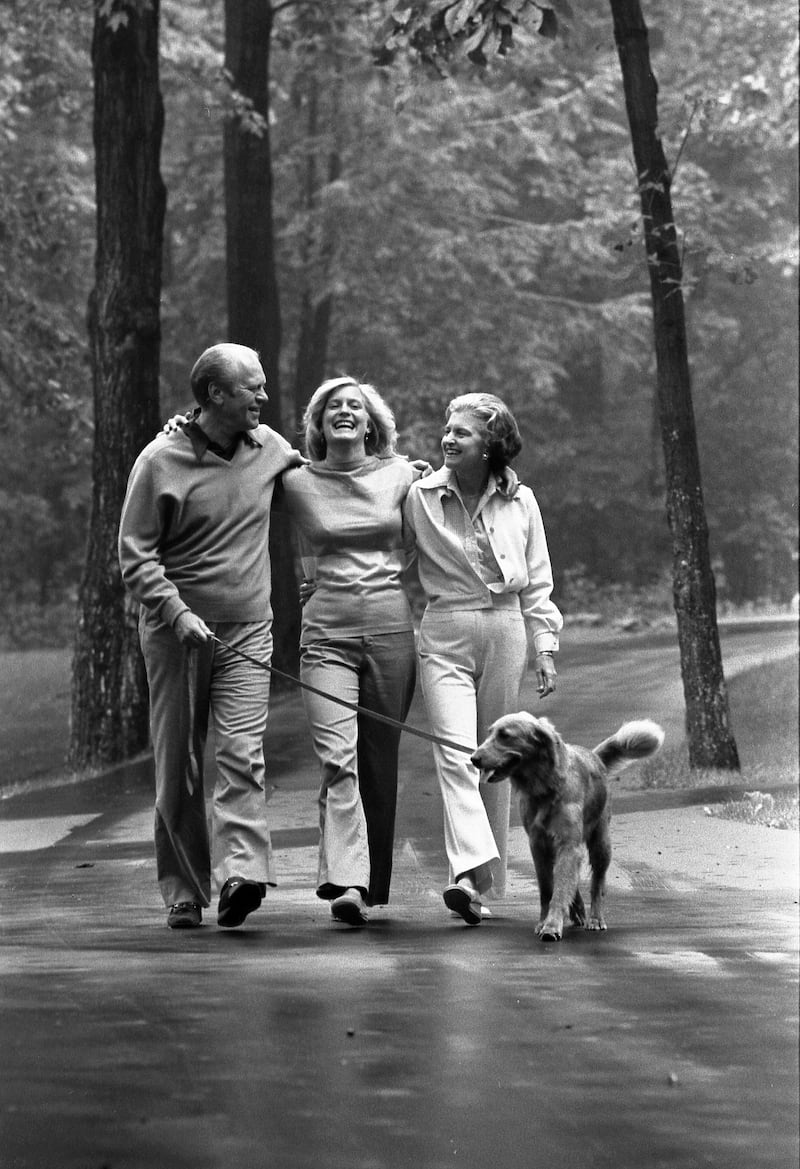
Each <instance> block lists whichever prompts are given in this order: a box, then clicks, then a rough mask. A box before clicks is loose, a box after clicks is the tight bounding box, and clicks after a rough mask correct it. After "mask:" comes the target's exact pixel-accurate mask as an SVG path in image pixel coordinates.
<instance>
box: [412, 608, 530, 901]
mask: <svg viewBox="0 0 800 1169" xmlns="http://www.w3.org/2000/svg"><path fill="white" fill-rule="evenodd" d="M419 664H420V682H421V685H422V692H423V695H424V698H425V706H426V709H427V712H428V720H429V722H430V725H431V730H432V731H433V733H434V734H435V735H440V736H441V737H443V738H446V739H451V740H453V741H454V742H457V743H463V744H464V745H465V746H467V747H469V748H470V750H471V751H474V750H475V748H476V747H477V745H478V743H479V742H480V741H481V740H482V739H483V738H484V737H485V735H486V732H487V730H488V728H489V726H490V725H491V723H493V722H494V720H495V719H496V718H499V717H500V716H501V715H503V714H507V713H508V712H509V711H513V710H517V709H518V704H519V694H520V688H521V686H522V681H523V679H524V677H525V672H526V670H527V665H528V642H527V636H526V632H525V622H524V619H523V617H522V613H521V611H520V609H519V604H518V600H517V598H516V597H514V599H513V607H511V603H506V602H505V601H503V602H501V603H500V604H498V606H497V607H496V608H493V609H469V610H449V611H439V610H436V609H426V611H425V613H424V615H423V618H422V624H421V627H420V633H419ZM433 756H434V763H435V765H436V773H437V776H438V779H439V786H440V790H441V793H442V803H443V805H444V842H445V849H446V852H447V858H448V862H449V866H450V880H451V881H453V880H458V878H459V877H462V876H465V875H467V874H469V875H471V878H472V880H473V881H474V883H475V885H476V887H477V889H478V892H479V893H486V892H487V891H488V890H489V889H490V888H492V886H493V887H494V893H495V894H496V895H497V896H502V895H503V894H504V893H505V885H506V858H507V853H508V821H509V808H510V799H511V793H510V785H509V783H508V782H507V781H503V782H501V783H497V784H483V785H481V784H480V783H479V778H480V777H479V773H478V772H477V770H476V769H475V767H473V765H472V763H470V760H469V755H467V754H465V753H462V752H460V751H456V750H454V749H453V748H452V747H445V746H441V745H439V744H434V747H433Z"/></svg>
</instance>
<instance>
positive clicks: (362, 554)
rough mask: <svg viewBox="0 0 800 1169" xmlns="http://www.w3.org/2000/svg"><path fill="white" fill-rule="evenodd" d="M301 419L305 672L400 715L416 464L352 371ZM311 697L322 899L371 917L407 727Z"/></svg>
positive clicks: (358, 918)
mask: <svg viewBox="0 0 800 1169" xmlns="http://www.w3.org/2000/svg"><path fill="white" fill-rule="evenodd" d="M303 426H304V429H305V439H306V453H307V455H308V457H309V459H310V463H309V465H308V466H305V467H300V468H297V469H295V470H292V471H290V472H289V473H287V474H284V476H283V489H284V492H285V497H286V502H287V506H288V509H289V512H290V514H291V516H292V517H293V519H294V521H295V523H296V525H297V529H298V534H299V538H300V550H301V553H302V557H303V571H304V575H305V577H306V579H307V581H308V582H309V586H308V588H307V589H306V590H305V593H306V594H307V595H308V599H306V601H305V604H304V606H303V620H302V631H301V639H300V645H301V680H302V681H303V682H306V683H308V684H309V685H311V686H314V687H315V688H317V689H319V690H324V691H326V692H328V693H333V694H335V695H337V696H338V697H339V698H343V699H345V700H346V701H348V702H351V703H357V704H358V705H360V706H363V707H366V708H367V709H369V710H374V711H376V712H378V713H379V714H383V715H388V716H389V717H391V718H394V719H397V720H398V721H400V722H402V721H403V720H404V719H405V717H406V715H407V713H408V708H409V706H410V704H411V698H412V696H413V692H414V683H415V676H416V664H415V651H414V635H413V627H412V621H411V612H410V609H409V605H408V601H407V599H406V595H405V592H404V590H403V586H402V583H401V577H402V574H403V570H404V568H405V566H406V561H407V559H408V551H409V549H408V543H407V541H406V539H405V536H404V530H403V519H402V504H403V501H404V499H405V497H406V494H407V493H408V489H409V487H410V485H411V483H412V482H413V481H414V479H415V478H416V477H417V475H418V474H419V473H420V472H419V470H418V469H416V468H415V466H414V465H413V464H411V463H409V462H408V461H407V460H406V459H404V458H400V457H399V456H397V455H396V454H395V439H396V429H395V423H394V417H393V415H392V412H391V410H390V409H389V407H388V406H387V405H386V403H385V402H384V401H383V399H382V398H381V397H380V395H379V394H378V393H377V392H376V390H375V389H374V388H373V387H372V386H369V385H363V384H359V383H358V382H356V381H354V380H353V379H352V378H349V377H342V378H334V379H332V380H330V381H327V382H324V383H323V384H322V385H321V386H320V387H319V389H318V390H316V392H315V393H314V394H313V396H312V398H311V401H310V402H309V404H308V407H307V409H306V412H305V416H304V419H303ZM303 698H304V702H305V706H306V713H307V716H308V721H309V726H310V729H311V735H312V739H313V742H314V749H315V752H316V754H317V757H318V759H319V763H320V773H321V776H320V778H321V783H320V793H319V811H320V829H321V835H320V845H319V871H318V881H317V896H318V897H321V898H322V899H323V900H326V901H330V903H331V914H332V916H333V918H334V919H335V920H336V921H340V922H345V923H347V924H348V925H352V926H362V925H365V924H366V922H367V917H368V915H367V909H368V907H369V906H371V905H379V904H385V903H386V902H387V901H388V899H389V884H390V879H391V873H392V848H393V844H394V822H395V808H396V803H397V756H398V749H399V744H400V731H399V730H398V729H395V728H392V727H389V726H387V725H386V724H385V723H381V722H378V721H377V720H375V719H371V718H368V717H363V716H360V715H357V714H356V713H355V712H354V711H350V710H348V709H347V708H346V707H342V706H339V705H337V704H336V703H334V702H332V701H331V700H330V699H327V698H323V697H320V696H319V695H316V694H314V693H312V692H310V691H307V690H304V691H303Z"/></svg>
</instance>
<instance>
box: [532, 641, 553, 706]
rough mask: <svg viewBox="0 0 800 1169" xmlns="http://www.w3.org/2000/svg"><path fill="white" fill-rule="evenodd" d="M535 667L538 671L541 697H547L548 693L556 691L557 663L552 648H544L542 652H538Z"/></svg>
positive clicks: (537, 678)
mask: <svg viewBox="0 0 800 1169" xmlns="http://www.w3.org/2000/svg"><path fill="white" fill-rule="evenodd" d="M534 669H535V671H536V688H537V690H538V691H539V697H540V698H546V697H547V695H548V694H553V693H555V689H556V664H555V662H554V661H553V653H552V650H542V651H541V652H540V653H537V655H536V659H535V661H534Z"/></svg>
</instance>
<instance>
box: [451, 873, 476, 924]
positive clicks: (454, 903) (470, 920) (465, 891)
mask: <svg viewBox="0 0 800 1169" xmlns="http://www.w3.org/2000/svg"><path fill="white" fill-rule="evenodd" d="M442 898H443V900H444V903H445V905H446V906H447V908H448V909H450V910H452V912H453V913H457V914H458V916H459V917H461V918H463V919H464V921H465V922H466V923H467V925H480V924H481V917H482V916H483V915H482V913H481V909H482V906H481V901H480V897H479V896H478V890H477V889H475V888H474V887H473V886H472V885H471V884H470V883H469V881H465V880H464V878H463V877H462V879H461V880H460V881H459V882H458V883H457V884H455V885H448V886H447V888H446V889H445V891H444V893H443V894H442Z"/></svg>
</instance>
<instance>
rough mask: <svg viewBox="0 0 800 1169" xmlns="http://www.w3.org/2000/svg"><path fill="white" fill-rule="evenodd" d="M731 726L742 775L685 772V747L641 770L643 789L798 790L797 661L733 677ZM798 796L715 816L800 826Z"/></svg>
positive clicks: (739, 804) (752, 801)
mask: <svg viewBox="0 0 800 1169" xmlns="http://www.w3.org/2000/svg"><path fill="white" fill-rule="evenodd" d="M728 697H729V702H730V712H731V725H732V726H733V732H734V736H735V738H736V745H737V747H738V749H739V758H740V761H741V772H739V773H738V774H737V773H736V772H733V773H732V772H730V771H713V770H711V771H700V770H693V769H692V768H690V767H689V755H688V749H687V747H686V744H685V743H684V744H682V745H681V746H680V747H673V748H671V749H670V748H668V749H667V750H664V751H662V752H661V753H660V754H659V755H657V756H656V757H655V759H653V760H651V761H650V762H648V763H645V764H644V765H643V766H642V769H641V786H642V787H643V788H650V789H654V788H694V787H706V786H723V785H724V786H727V785H729V784H731V783H737V784H744V785H745V786H746V787H747V788H748V789H750V791H751V792H752V793H759V794H760V793H761V792H762V791H763V789H765V788H770V787H779V786H782V785H785V784H797V783H798V776H799V775H800V762H799V759H798V755H799V752H798V731H797V726H798V661H797V657H796V656H794V655H793V656H791V657H787V658H784V659H782V660H780V661H778V662H775V663H771V664H770V665H769V666H759V667H757V668H755V669H753V670H747V671H745V672H744V673H742V674H737V675H736V677H734V678H732V679H731V681H730V682H729V684H728ZM797 807H798V802H797V796H795V795H793V794H792V793H789V794H788V795H786V796H784V795H775V796H774V797H772V800H771V802H770V800H765V799H758V798H748V799H745V800H741V801H732V802H729V803H725V804H720V805H718V806H717V807H715V808H714V809H713V811H712V814H713V815H720V816H725V817H727V818H728V819H735V820H743V821H746V822H748V823H754V824H768V825H769V826H770V827H781V828H783V827H785V828H796V827H797V826H798V811H797Z"/></svg>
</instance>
